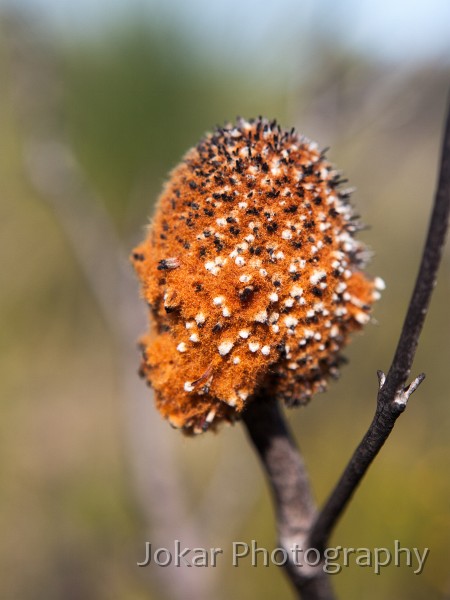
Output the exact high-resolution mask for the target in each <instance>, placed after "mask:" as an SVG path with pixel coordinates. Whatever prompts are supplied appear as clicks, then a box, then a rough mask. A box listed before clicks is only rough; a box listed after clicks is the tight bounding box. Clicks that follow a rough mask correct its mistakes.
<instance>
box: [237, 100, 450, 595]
mask: <svg viewBox="0 0 450 600" xmlns="http://www.w3.org/2000/svg"><path fill="white" fill-rule="evenodd" d="M449 213H450V110H449V113H448V115H447V122H446V127H445V132H444V141H443V148H442V157H441V166H440V174H439V180H438V187H437V192H436V196H435V201H434V206H433V212H432V215H431V220H430V225H429V229H428V235H427V239H426V242H425V247H424V251H423V255H422V260H421V264H420V267H419V272H418V275H417V280H416V284H415V287H414V291H413V294H412V297H411V300H410V303H409V307H408V310H407V314H406V318H405V321H404V324H403V328H402V332H401V335H400V339H399V342H398V345H397V348H396V351H395V355H394V358H393V361H392V365H391V367H390V369H389V372H388V375H387V376H385V375H384V373H382V372H381V371H379V372H378V378H379V386H378V387H379V389H378V395H377V407H376V412H375V416H374V418H373V420H372V423H371V424H370V427H369V429H368V431H367V433H366V434H365V436H364V438H363V439H362V441H361V443H360V444H359V446H358V447H357V449H356V450H355V452H354V454H353V456H352V458H351V460H350V462H349V463H348V465H347V467H346V469H345V471H344V473H343V474H342V476H341V478H340V479H339V481H338V483H337V485H336V487H335V488H334V490H333V492H332V493H331V495H330V497H329V498H328V500H327V502H326V503H325V505H324V507H323V509H322V510H321V511H320V513H319V514H318V515H317V513H316V511H315V508H314V503H313V500H312V493H311V488H310V485H309V481H308V477H307V474H306V470H305V467H304V464H303V460H302V458H301V455H300V453H299V450H298V448H297V446H296V444H295V442H294V440H293V437H292V435H291V433H290V432H289V430H288V428H287V426H286V424H285V422H284V418H283V415H282V413H281V411H280V409H279V407H278V405H277V404H276V403H275V402H271V401H269V400H267V399H265V398H258V399H256V400H255V401H254V402H253V404H252V405H251V406H250V407H249V408H248V409H247V411H246V412H245V414H244V415H243V420H244V423H245V425H246V427H247V431H248V433H249V435H250V438H251V439H252V442H253V444H254V445H255V448H256V450H257V452H258V455H259V457H260V459H261V462H262V464H263V468H264V470H265V472H266V475H267V478H268V480H269V483H270V486H271V489H272V494H273V498H274V504H275V510H276V516H277V528H278V535H279V541H280V544H281V545H282V547H283V548H285V549H287V550H288V549H289V547H292V546H293V545H294V543H297V544H298V545H299V546H301V547H303V549H308V548H316V549H317V550H319V551H320V552H321V553H323V551H324V550H325V548H326V546H327V543H328V540H329V538H330V535H331V533H332V531H333V529H334V527H335V526H336V524H337V522H338V520H339V518H340V517H341V515H342V513H343V512H344V510H345V508H346V507H347V505H348V503H349V501H350V499H351V497H352V496H353V494H354V492H355V490H356V489H357V487H358V485H359V483H360V482H361V480H362V478H363V477H364V474H365V473H366V471H367V469H368V468H369V466H370V464H371V463H372V461H373V460H374V458H375V457H376V456H377V454H378V452H379V451H380V449H381V448H382V446H383V444H384V442H385V441H386V440H387V438H388V437H389V434H390V433H391V431H392V429H393V427H394V425H395V422H396V420H397V418H398V417H399V416H400V414H401V413H402V412H403V411H404V410H405V408H406V405H407V402H408V399H409V397H410V396H411V394H412V393H413V392H414V391H415V390H416V389H417V388H418V386H419V385H420V383H421V382H422V381H423V379H424V377H425V375H423V374H421V375H419V376H418V377H416V379H414V381H413V382H412V383H411V384H410V385H408V386H405V383H406V381H407V379H408V377H409V374H410V371H411V366H412V363H413V359H414V355H415V352H416V348H417V344H418V340H419V336H420V333H421V330H422V327H423V323H424V320H425V316H426V312H427V310H428V306H429V303H430V298H431V294H432V292H433V289H434V286H435V283H436V277H437V272H438V269H439V264H440V261H441V257H442V252H443V248H444V245H445V239H446V233H447V229H448V221H449ZM286 567H287V574H288V577H289V579H290V580H291V582H292V584H293V585H294V587H295V589H296V591H297V594H298V597H300V598H302V599H303V600H331V599H332V598H334V596H333V591H332V589H331V586H330V583H329V580H328V578H327V576H326V574H325V573H324V570H323V568H322V567H323V563H321V564H320V565H318V568H317V569H316V570H315V571H309V572H306V571H305V570H303V571H302V570H301V569H299V568H298V567H296V566H295V565H293V564H292V562H289V563H288V564H287V565H286Z"/></svg>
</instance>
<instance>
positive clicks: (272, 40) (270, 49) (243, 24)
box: [1, 0, 450, 63]
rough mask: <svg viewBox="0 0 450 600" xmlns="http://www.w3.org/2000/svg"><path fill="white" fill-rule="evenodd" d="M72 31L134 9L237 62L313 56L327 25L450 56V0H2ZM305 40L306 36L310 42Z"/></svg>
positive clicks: (386, 46)
mask: <svg viewBox="0 0 450 600" xmlns="http://www.w3.org/2000/svg"><path fill="white" fill-rule="evenodd" d="M1 3H3V4H4V5H7V4H9V5H13V6H15V7H21V6H23V7H28V8H30V9H34V11H33V12H34V13H35V14H36V15H40V16H41V17H44V18H48V19H50V20H51V21H52V22H53V23H54V24H57V25H58V26H59V27H63V28H64V29H65V30H66V31H70V30H79V31H83V30H92V28H95V27H97V26H98V25H99V24H106V23H108V22H111V21H112V20H114V19H115V18H116V19H117V18H122V17H123V16H124V14H126V13H127V12H130V10H132V9H138V10H140V11H143V12H146V13H148V16H149V18H150V19H151V20H153V21H158V20H159V19H163V18H168V19H169V20H170V21H171V22H172V23H174V24H176V25H177V26H179V27H181V28H182V29H183V31H184V32H185V35H187V36H193V37H194V38H195V39H196V40H197V42H198V45H199V48H200V49H201V50H203V51H204V50H206V51H207V52H210V53H211V54H212V55H213V56H214V55H216V54H217V55H218V56H220V57H221V58H224V59H225V60H230V61H234V60H236V59H237V58H238V57H239V55H240V53H241V52H243V53H244V55H245V56H246V57H247V59H250V60H256V61H257V60H258V53H261V54H266V53H273V54H276V53H277V52H278V50H280V49H284V50H285V49H286V47H287V46H289V45H291V44H293V43H295V44H296V47H297V48H303V51H304V52H305V53H306V54H307V52H308V47H312V46H313V45H314V44H313V42H314V35H315V33H316V32H319V31H321V32H322V33H323V34H325V36H326V37H327V38H328V39H330V41H331V42H333V40H339V41H340V42H341V43H344V44H345V45H347V46H348V47H349V48H351V49H356V51H357V52H361V53H364V54H367V53H369V54H371V55H372V56H374V57H376V58H379V59H381V60H388V61H395V62H399V61H400V62H408V63H417V62H419V63H421V62H430V61H439V62H441V61H443V62H450V0H333V1H330V0H277V1H275V0H274V1H272V2H268V1H264V0H1ZM302 41H303V42H304V43H303V45H302Z"/></svg>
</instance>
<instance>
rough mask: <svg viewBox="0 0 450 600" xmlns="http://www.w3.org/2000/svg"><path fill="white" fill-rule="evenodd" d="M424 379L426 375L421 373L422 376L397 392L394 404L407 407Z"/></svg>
mask: <svg viewBox="0 0 450 600" xmlns="http://www.w3.org/2000/svg"><path fill="white" fill-rule="evenodd" d="M424 379H425V373H420V375H418V376H417V377H416V378H415V379H413V380H412V381H411V383H410V384H409V385H407V386H406V387H403V388H401V389H400V390H398V391H397V393H396V395H395V398H394V402H395V403H396V404H397V405H399V406H402V407H405V406H406V404H407V402H408V400H409V398H410V396H411V395H412V394H414V392H415V391H416V390H417V388H418V387H419V385H420V384H421V383H422V381H423V380H424Z"/></svg>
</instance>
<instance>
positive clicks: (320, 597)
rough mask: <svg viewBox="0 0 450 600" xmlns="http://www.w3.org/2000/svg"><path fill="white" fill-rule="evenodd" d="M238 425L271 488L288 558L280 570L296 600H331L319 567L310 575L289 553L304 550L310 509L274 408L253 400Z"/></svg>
mask: <svg viewBox="0 0 450 600" xmlns="http://www.w3.org/2000/svg"><path fill="white" fill-rule="evenodd" d="M243 421H244V424H245V426H246V428H247V433H248V435H249V436H250V438H251V440H252V442H253V444H254V446H255V449H256V451H257V453H258V455H259V458H260V460H261V462H262V464H263V468H264V470H265V473H266V476H267V478H268V481H269V484H270V487H271V491H272V495H273V499H274V505H275V512H276V522H277V530H278V541H279V545H280V547H282V548H284V549H285V550H286V552H287V553H288V556H289V561H288V562H287V563H286V564H285V568H286V571H287V573H288V577H289V579H290V581H291V583H292V585H293V586H294V588H295V589H296V591H297V594H298V597H299V598H302V599H303V600H333V599H334V594H333V591H332V589H331V585H330V582H329V577H328V575H327V574H326V573H325V572H324V570H323V568H322V566H323V565H319V566H318V567H317V568H314V569H312V568H310V567H309V568H308V567H307V566H303V567H301V566H300V564H301V563H302V557H301V553H300V552H297V553H295V549H296V547H297V548H299V549H303V550H305V549H306V546H305V542H306V540H307V537H308V532H309V529H310V527H311V522H312V521H313V519H314V516H315V513H316V509H315V506H314V500H313V497H312V492H311V486H310V483H309V479H308V474H307V472H306V468H305V465H304V462H303V459H302V456H301V454H300V451H299V449H298V447H297V445H296V443H295V440H294V438H293V436H292V434H291V432H290V431H289V429H288V427H287V424H286V422H285V420H284V417H283V414H282V412H281V409H280V407H279V406H278V403H277V402H275V401H271V400H268V399H266V398H264V397H260V398H257V399H256V400H255V401H254V402H253V403H252V404H251V405H250V406H249V407H248V409H247V410H246V411H245V413H244V415H243ZM295 545H296V546H295ZM295 563H297V564H295Z"/></svg>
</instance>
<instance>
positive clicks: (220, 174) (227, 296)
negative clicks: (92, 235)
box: [132, 118, 382, 433]
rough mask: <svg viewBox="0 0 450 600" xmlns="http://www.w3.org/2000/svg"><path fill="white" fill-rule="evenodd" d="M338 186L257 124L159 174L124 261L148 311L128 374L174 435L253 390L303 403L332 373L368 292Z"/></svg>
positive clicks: (219, 414)
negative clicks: (140, 237) (149, 210)
mask: <svg viewBox="0 0 450 600" xmlns="http://www.w3.org/2000/svg"><path fill="white" fill-rule="evenodd" d="M339 184H340V175H339V173H338V172H337V171H336V170H335V169H334V167H333V166H332V165H331V164H330V163H329V162H328V161H327V160H326V159H325V156H324V152H320V150H319V149H318V148H317V145H316V144H315V143H312V142H310V141H309V140H307V139H305V138H303V137H299V136H298V135H297V134H296V133H295V132H294V131H293V130H291V131H290V132H287V131H283V130H282V129H281V128H280V127H279V125H277V124H276V122H275V121H273V122H269V121H267V120H266V119H263V118H259V119H257V120H250V121H245V120H243V119H239V120H238V122H237V124H236V125H235V126H233V125H229V126H227V127H224V128H222V129H217V130H216V131H215V132H214V133H213V134H208V135H207V136H206V137H205V138H204V139H203V140H202V141H201V142H200V143H199V144H198V146H196V147H195V148H193V149H191V150H190V151H189V152H188V153H187V154H186V156H185V157H184V159H183V161H182V162H181V164H180V165H178V166H177V167H176V168H175V169H174V170H173V171H172V173H171V176H170V179H169V181H168V183H167V184H166V185H165V188H164V190H163V193H162V195H161V197H160V198H159V202H158V206H157V210H156V214H155V217H154V221H153V223H152V225H151V227H150V230H149V234H148V237H147V239H146V240H145V241H144V242H143V243H142V244H141V245H140V246H138V247H137V248H136V249H135V250H134V252H133V255H132V259H133V262H134V267H135V269H136V271H137V274H138V276H139V279H140V281H141V284H142V290H143V296H144V298H145V300H146V301H147V302H148V305H149V307H150V311H149V314H150V331H149V333H148V334H147V335H146V336H145V337H144V338H143V339H142V350H143V361H142V365H141V372H142V375H143V376H144V377H145V378H146V379H147V381H148V382H149V383H150V384H151V385H152V387H153V388H154V390H155V393H156V403H157V407H158V409H159V411H160V412H161V413H162V415H163V416H164V417H166V418H167V419H168V420H169V422H170V423H171V424H172V425H173V426H174V427H177V428H182V429H183V430H184V431H185V432H186V433H200V432H202V431H205V430H206V429H208V428H209V427H211V426H214V425H215V424H217V423H218V422H220V421H221V420H228V421H233V420H234V418H235V417H236V416H238V415H239V413H240V412H241V411H242V410H243V408H244V407H245V406H246V404H247V403H248V402H249V401H251V400H252V398H253V397H255V395H256V394H257V393H261V392H263V393H267V394H270V395H272V396H276V397H279V398H282V399H283V400H284V401H285V402H286V403H287V404H288V405H296V404H303V403H305V402H307V401H308V400H309V398H310V397H311V396H312V394H314V393H315V392H318V391H322V390H324V389H325V386H326V380H327V378H328V377H329V376H336V375H337V373H338V369H337V368H338V365H339V363H340V361H341V357H340V351H341V349H342V347H343V346H344V345H345V344H346V343H347V342H348V338H349V334H350V333H351V332H352V331H355V330H358V329H360V328H361V326H362V325H363V324H365V323H366V322H367V321H369V320H370V316H369V312H370V308H371V305H372V303H373V302H374V300H375V299H377V297H378V296H379V293H378V291H377V289H376V288H380V287H382V282H381V280H379V279H375V280H373V281H372V280H371V279H368V278H367V277H366V276H365V275H364V274H363V273H362V272H361V270H360V269H361V268H362V266H363V258H364V255H365V254H366V249H365V247H364V246H363V245H362V244H361V243H360V242H359V241H357V240H355V238H354V233H355V232H356V231H357V229H358V228H359V227H358V224H357V222H356V221H355V218H354V216H353V211H352V208H351V206H350V204H349V202H348V198H349V193H350V191H349V190H339Z"/></svg>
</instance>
